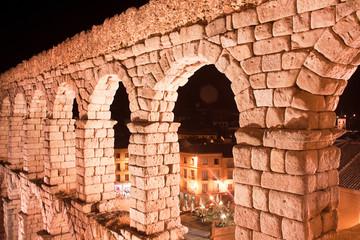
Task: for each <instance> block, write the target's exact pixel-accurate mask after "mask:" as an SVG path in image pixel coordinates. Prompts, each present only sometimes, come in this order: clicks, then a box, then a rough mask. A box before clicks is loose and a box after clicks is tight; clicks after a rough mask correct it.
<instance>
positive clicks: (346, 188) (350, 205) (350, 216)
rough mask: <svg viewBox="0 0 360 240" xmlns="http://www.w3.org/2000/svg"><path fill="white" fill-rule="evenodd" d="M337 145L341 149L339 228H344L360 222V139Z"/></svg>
mask: <svg viewBox="0 0 360 240" xmlns="http://www.w3.org/2000/svg"><path fill="white" fill-rule="evenodd" d="M337 147H339V148H340V150H341V158H340V166H339V168H338V170H339V190H340V204H339V224H338V230H342V229H347V228H351V227H353V226H355V225H357V224H359V223H360V140H349V141H346V142H343V143H340V144H337Z"/></svg>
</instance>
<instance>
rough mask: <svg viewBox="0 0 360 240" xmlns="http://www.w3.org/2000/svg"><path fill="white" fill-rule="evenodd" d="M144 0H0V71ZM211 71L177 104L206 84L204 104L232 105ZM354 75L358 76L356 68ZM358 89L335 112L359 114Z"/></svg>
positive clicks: (190, 101) (357, 85)
mask: <svg viewBox="0 0 360 240" xmlns="http://www.w3.org/2000/svg"><path fill="white" fill-rule="evenodd" d="M147 2H148V0H112V1H111V0H102V1H97V2H96V3H94V2H92V1H85V0H63V1H53V0H47V1H44V0H35V1H11V0H8V1H1V3H0V31H1V32H0V54H1V55H0V56H1V57H0V72H4V71H6V70H7V69H9V68H11V67H14V66H16V65H17V64H18V63H20V62H21V61H22V60H25V59H29V58H30V57H31V56H33V55H34V54H37V53H40V52H41V51H43V50H46V49H50V48H51V47H53V46H55V45H57V44H59V43H61V42H62V41H64V40H65V39H66V38H68V37H72V36H73V35H75V34H76V33H79V32H81V31H83V30H88V29H91V27H92V26H93V25H99V24H102V23H103V21H104V20H105V19H106V18H109V17H112V16H114V15H115V14H119V13H121V12H123V11H125V10H126V9H127V8H129V7H131V6H135V7H139V6H141V5H143V4H145V3H147ZM204 69H205V70H204ZM206 69H207V70H206ZM209 69H210V70H209ZM213 70H214V69H213ZM213 70H211V68H203V69H200V70H198V72H197V73H196V76H195V78H198V79H201V78H205V80H204V79H203V80H194V82H192V81H189V83H188V84H187V85H191V87H190V86H188V87H187V85H186V86H185V87H183V88H180V89H179V93H180V94H181V92H184V91H185V92H186V91H188V92H187V93H186V94H187V96H192V97H191V98H189V97H187V98H186V99H185V100H182V98H180V95H179V103H178V104H177V105H182V104H185V105H188V106H190V107H191V106H193V105H194V104H195V105H197V106H199V105H201V106H203V105H204V101H202V99H201V98H200V97H199V94H200V92H201V87H200V85H207V87H208V88H207V89H208V90H210V91H211V90H213V88H216V89H218V99H219V100H220V102H219V101H218V102H214V103H210V104H208V106H213V107H219V106H220V105H222V104H223V105H224V106H231V107H233V106H234V105H233V104H232V103H233V102H231V101H233V98H232V96H233V95H232V94H231V90H230V87H229V81H228V80H227V79H223V80H219V81H217V80H208V82H206V81H207V79H209V76H210V75H211V76H217V77H218V78H217V79H219V78H222V74H220V73H218V72H216V71H213ZM216 74H219V75H216ZM356 76H360V71H358V72H357V74H356ZM201 81H203V82H202V84H199V83H200V82H201ZM223 84H225V85H223ZM186 89H188V90H186ZM359 92H360V79H359V77H353V79H351V80H350V82H349V85H348V87H347V88H346V90H345V92H344V94H343V96H342V97H341V98H340V103H339V108H338V110H337V113H341V112H343V113H347V114H352V113H357V114H359V115H360V107H359V103H360V94H358V93H359ZM229 93H230V94H229ZM180 102H183V103H180ZM210 102H211V101H210ZM205 105H206V104H205Z"/></svg>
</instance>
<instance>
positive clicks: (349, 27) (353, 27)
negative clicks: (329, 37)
mask: <svg viewBox="0 0 360 240" xmlns="http://www.w3.org/2000/svg"><path fill="white" fill-rule="evenodd" d="M359 29H360V22H359V17H358V14H355V13H353V14H351V15H348V16H346V17H345V18H343V19H341V20H340V21H339V22H338V23H337V24H336V25H335V26H334V27H333V30H334V32H335V33H337V34H338V35H339V36H340V37H341V38H342V39H343V41H344V42H345V44H346V45H347V46H349V47H353V48H358V47H359V46H360V44H359V41H358V39H359V37H360V35H359Z"/></svg>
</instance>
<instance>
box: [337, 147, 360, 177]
mask: <svg viewBox="0 0 360 240" xmlns="http://www.w3.org/2000/svg"><path fill="white" fill-rule="evenodd" d="M336 146H337V147H338V148H340V150H341V158H340V166H339V168H338V169H339V171H341V170H342V169H343V168H344V167H345V165H346V164H348V163H349V162H350V161H351V160H352V159H353V158H354V157H355V156H356V155H358V154H360V142H359V141H346V142H345V143H342V144H338V145H336Z"/></svg>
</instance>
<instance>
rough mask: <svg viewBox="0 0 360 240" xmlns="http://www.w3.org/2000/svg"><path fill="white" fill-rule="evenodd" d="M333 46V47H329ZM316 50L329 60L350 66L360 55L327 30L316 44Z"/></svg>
mask: <svg viewBox="0 0 360 240" xmlns="http://www.w3.org/2000/svg"><path fill="white" fill-rule="evenodd" d="M329 45H331V46H332V47H329ZM315 49H316V50H317V51H319V52H320V53H321V54H323V55H324V56H325V57H326V58H327V59H329V60H331V61H333V62H336V63H341V64H349V63H351V61H352V60H353V59H354V58H355V57H356V56H357V55H358V54H359V50H358V49H355V48H349V47H347V46H346V45H345V44H344V42H343V41H342V39H341V38H340V37H339V36H337V35H336V34H335V33H334V32H332V31H331V30H329V29H327V30H326V31H325V32H324V34H323V35H322V36H321V38H320V39H319V40H318V41H317V43H316V44H315Z"/></svg>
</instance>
